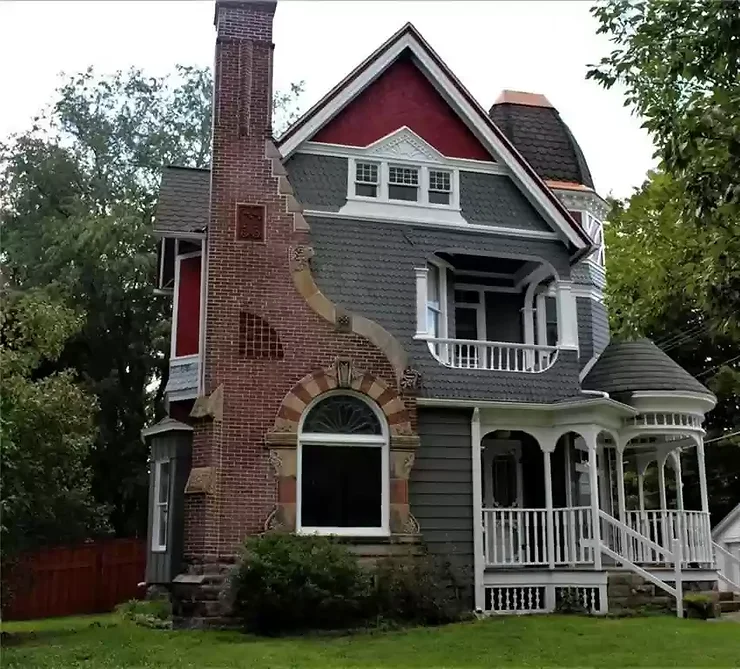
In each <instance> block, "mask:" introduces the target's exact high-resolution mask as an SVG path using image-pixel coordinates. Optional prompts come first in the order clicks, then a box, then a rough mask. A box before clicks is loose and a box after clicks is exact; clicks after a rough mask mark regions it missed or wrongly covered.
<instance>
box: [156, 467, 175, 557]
mask: <svg viewBox="0 0 740 669" xmlns="http://www.w3.org/2000/svg"><path fill="white" fill-rule="evenodd" d="M171 473H172V468H171V461H170V460H157V461H156V462H155V463H154V519H153V520H154V522H153V524H152V550H153V551H166V550H167V533H168V530H169V522H170V489H171V486H172V476H171Z"/></svg>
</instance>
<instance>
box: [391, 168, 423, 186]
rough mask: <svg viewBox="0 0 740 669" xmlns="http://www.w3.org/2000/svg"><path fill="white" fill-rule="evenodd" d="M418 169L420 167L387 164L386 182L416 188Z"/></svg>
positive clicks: (417, 184)
mask: <svg viewBox="0 0 740 669" xmlns="http://www.w3.org/2000/svg"><path fill="white" fill-rule="evenodd" d="M419 171H420V168H418V167H410V166H403V165H389V166H388V184H389V185H391V186H410V187H415V188H418V187H419Z"/></svg>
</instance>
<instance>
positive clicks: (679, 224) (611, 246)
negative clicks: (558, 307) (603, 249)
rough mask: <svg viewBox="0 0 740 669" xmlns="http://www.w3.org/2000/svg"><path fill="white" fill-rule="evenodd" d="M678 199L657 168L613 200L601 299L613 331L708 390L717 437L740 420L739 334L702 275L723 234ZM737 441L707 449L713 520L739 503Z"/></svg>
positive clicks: (691, 498)
mask: <svg viewBox="0 0 740 669" xmlns="http://www.w3.org/2000/svg"><path fill="white" fill-rule="evenodd" d="M682 197H683V189H682V188H681V186H680V185H679V184H678V183H677V182H676V180H675V179H673V178H672V177H670V176H669V175H668V174H665V173H664V172H656V173H651V174H650V175H648V179H647V181H646V182H645V184H643V186H642V187H641V188H640V189H639V190H638V191H637V192H636V193H635V194H634V195H633V196H632V197H631V198H629V199H628V200H626V201H623V202H620V201H613V202H612V203H611V204H612V208H611V213H610V215H609V217H608V220H609V223H608V225H607V226H605V235H606V245H607V249H608V253H607V275H608V284H607V303H608V306H609V312H610V316H611V326H612V332H613V335H614V336H615V337H625V338H630V337H634V336H647V337H650V338H651V339H653V340H654V341H655V342H656V343H657V344H658V345H659V346H661V348H663V350H664V351H666V352H667V353H669V354H670V355H671V357H672V358H673V359H674V360H676V362H677V363H678V364H680V365H681V366H682V367H684V368H685V369H686V370H687V371H689V372H690V373H691V374H693V375H694V376H696V377H697V378H698V379H699V380H700V381H702V382H703V383H705V384H706V385H708V386H709V387H710V388H711V389H712V390H713V391H714V393H715V394H716V395H717V400H718V403H717V406H716V407H715V409H714V410H713V411H712V412H711V413H710V414H709V415H708V416H707V422H706V424H705V428H706V429H707V431H708V433H709V438H712V437H715V438H716V437H719V436H721V435H722V434H724V433H731V432H734V431H736V430H737V426H738V424H740V336H738V334H737V333H736V331H735V330H732V329H726V328H723V327H722V322H721V320H720V319H718V318H717V317H716V315H715V314H714V310H711V309H707V307H706V304H705V303H704V301H703V300H702V299H701V290H700V286H701V279H700V277H701V275H702V274H704V273H706V272H711V271H712V270H711V267H710V268H707V266H708V265H709V264H710V263H712V262H713V261H714V258H713V256H712V254H708V253H707V252H706V249H707V248H708V247H709V246H711V245H712V244H714V243H720V244H721V243H724V242H723V241H722V235H727V234H729V233H728V231H727V230H726V229H725V228H701V227H700V228H697V227H695V226H694V225H691V224H686V223H685V222H684V221H683V219H682V212H681V201H682ZM715 240H719V242H717V241H715ZM697 289H699V290H697ZM739 446H740V439H727V440H722V441H718V442H717V443H713V444H711V445H710V446H708V447H707V449H706V457H707V476H708V487H709V492H710V507H711V510H712V513H713V515H714V517H715V519H719V518H721V517H723V516H724V515H725V514H726V513H727V512H728V511H729V510H730V509H732V508H733V507H734V506H735V504H737V503H738V502H740V447H739ZM684 469H685V473H686V475H687V477H688V478H689V480H696V478H695V477H696V475H697V472H696V462H695V458H686V460H685V464H684ZM685 496H686V502H687V504H689V505H691V506H690V508H691V507H693V508H699V506H700V500H699V499H698V485H696V486H687V487H686V490H685Z"/></svg>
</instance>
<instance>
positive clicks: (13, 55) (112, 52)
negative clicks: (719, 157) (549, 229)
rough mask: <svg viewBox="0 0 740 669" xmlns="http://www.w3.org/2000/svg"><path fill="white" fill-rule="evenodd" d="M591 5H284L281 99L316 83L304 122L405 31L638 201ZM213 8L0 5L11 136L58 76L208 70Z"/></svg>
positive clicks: (646, 145) (637, 170)
mask: <svg viewBox="0 0 740 669" xmlns="http://www.w3.org/2000/svg"><path fill="white" fill-rule="evenodd" d="M590 4H591V3H590V2H588V1H581V0H573V1H565V0H563V1H557V0H555V1H547V0H545V1H534V0H531V1H526V0H514V1H511V2H508V1H497V2H485V1H483V0H480V1H478V2H464V1H462V0H455V1H454V2H452V1H450V0H448V1H442V0H437V1H436V2H424V1H416V2H399V1H390V0H386V1H384V2H364V1H363V2H361V1H359V0H352V1H346V0H345V1H339V0H335V1H331V2H329V1H323V2H317V1H314V0H280V1H279V3H278V8H277V12H276V15H275V23H274V33H273V38H274V42H275V63H274V76H275V89H276V90H280V89H287V87H288V86H289V84H290V83H291V82H294V81H300V80H304V81H305V93H304V95H303V96H302V98H301V108H302V110H306V109H308V108H309V107H310V106H311V105H312V104H313V103H314V102H316V101H318V100H319V99H320V98H321V97H322V96H323V95H324V94H325V93H326V92H327V91H328V90H329V89H330V88H332V86H334V85H335V84H336V83H337V82H338V81H339V80H340V79H341V78H343V77H344V76H345V75H346V74H347V73H348V72H349V71H351V70H352V69H353V68H354V67H355V66H356V65H357V64H359V63H360V62H361V61H362V60H363V59H364V58H365V57H366V56H367V55H369V54H370V53H371V52H372V51H373V50H375V49H376V48H377V47H378V46H379V45H380V44H381V43H382V42H384V41H385V40H386V39H387V38H388V37H390V36H391V35H392V34H393V33H394V32H395V31H396V30H398V29H399V28H400V27H401V26H402V25H403V24H404V23H406V22H407V21H410V22H412V23H413V24H414V25H415V26H416V27H417V28H418V29H419V31H420V32H421V33H422V35H423V36H424V37H425V38H426V40H427V41H428V42H429V43H430V44H431V46H432V47H433V48H434V49H435V50H436V51H437V53H438V54H439V55H440V56H441V57H442V58H443V59H444V60H445V62H446V63H447V65H448V66H449V67H450V68H451V69H452V71H453V72H454V73H455V74H456V75H457V77H458V78H459V79H460V80H461V81H462V82H463V84H464V85H465V86H466V87H467V88H468V90H469V91H470V92H471V93H472V94H473V95H474V96H475V97H476V98H477V99H478V101H479V102H480V103H481V104H482V105H483V107H484V108H486V109H488V108H489V107H490V106H491V104H492V103H493V102H494V100H495V99H496V98H497V97H498V94H499V92H500V91H501V90H503V89H514V90H523V91H529V92H534V93H542V94H544V95H545V96H546V97H547V98H548V99H549V100H550V102H551V103H552V104H553V105H554V106H555V107H556V108H557V109H558V111H559V112H560V115H561V116H562V118H563V119H564V120H565V122H566V123H567V124H568V126H569V127H570V129H571V131H572V132H573V134H574V135H575V137H576V138H577V140H578V142H579V144H580V145H581V148H582V149H583V151H584V153H585V156H586V160H587V161H588V163H589V166H590V168H591V172H592V174H593V177H594V182H595V185H596V189H597V191H598V192H599V193H600V194H601V195H602V196H606V195H609V194H612V195H614V196H616V197H626V196H629V195H630V194H631V193H632V192H633V189H634V188H636V187H639V186H640V185H641V184H642V182H643V180H644V177H645V173H646V172H647V170H648V169H650V168H651V167H652V166H653V165H654V161H653V159H652V157H651V156H652V153H653V147H652V143H651V141H650V138H649V137H648V135H647V133H646V132H645V131H644V130H643V129H641V128H640V121H639V119H637V118H636V117H634V116H632V115H631V113H630V111H629V109H627V108H625V107H624V106H623V91H622V90H616V89H613V90H610V91H606V90H604V89H602V88H601V87H600V86H598V85H597V84H596V83H595V82H593V81H587V80H586V78H585V75H586V71H587V68H588V65H590V64H592V63H595V62H597V61H598V60H599V58H600V57H601V56H603V55H605V54H607V53H608V52H609V50H610V44H609V42H608V40H607V39H606V38H605V37H604V36H597V35H596V27H597V25H596V22H595V20H594V19H593V18H592V17H591V16H590V14H589V11H588V10H589V6H590ZM213 10H214V3H213V2H212V1H197V0H192V1H186V2H177V1H175V0H170V1H163V2H160V1H153V0H149V1H144V0H139V1H135V2H131V1H128V2H119V1H112V0H106V1H97V2H93V1H87V2H63V1H62V2H60V1H56V2H41V1H37V2H18V1H12V0H11V1H9V0H5V1H0V90H1V91H3V93H4V95H3V98H2V101H0V138H4V137H7V136H8V135H9V134H11V133H13V132H20V131H22V130H24V129H25V128H26V127H28V126H29V125H30V121H31V118H32V117H33V115H34V114H35V113H37V112H38V111H39V110H40V109H41V108H42V107H43V106H44V105H45V104H46V103H47V102H49V101H50V100H51V99H52V98H53V94H54V89H55V87H56V86H57V84H58V82H59V73H60V72H66V73H68V74H72V73H75V72H77V71H80V70H84V69H86V68H87V67H88V66H90V65H93V66H94V67H95V68H96V69H97V70H98V71H99V72H112V71H115V70H117V69H127V68H128V67H131V66H135V67H140V68H143V69H144V70H145V71H147V72H151V73H152V74H154V75H161V74H166V73H167V72H170V71H172V70H173V69H174V66H175V65H176V64H188V65H200V66H205V65H211V64H212V62H213V48H214V37H215V33H214V28H213Z"/></svg>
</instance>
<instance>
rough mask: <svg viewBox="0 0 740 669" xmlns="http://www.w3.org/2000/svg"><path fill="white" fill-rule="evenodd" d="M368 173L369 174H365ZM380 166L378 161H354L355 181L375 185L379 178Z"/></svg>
mask: <svg viewBox="0 0 740 669" xmlns="http://www.w3.org/2000/svg"><path fill="white" fill-rule="evenodd" d="M367 175H369V176H367ZM379 175H380V166H379V165H378V163H365V162H360V161H358V162H357V163H355V183H356V184H367V185H372V186H377V185H378V181H379V180H380V176H379ZM373 176H374V178H373Z"/></svg>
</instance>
